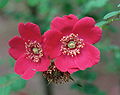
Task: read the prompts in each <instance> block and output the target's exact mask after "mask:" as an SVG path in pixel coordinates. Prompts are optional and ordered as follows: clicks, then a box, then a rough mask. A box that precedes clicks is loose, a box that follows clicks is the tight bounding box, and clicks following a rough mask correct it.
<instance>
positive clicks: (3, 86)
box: [0, 74, 26, 95]
mask: <svg viewBox="0 0 120 95" xmlns="http://www.w3.org/2000/svg"><path fill="white" fill-rule="evenodd" d="M25 85H26V81H25V80H23V79H21V78H20V77H19V75H16V74H8V75H5V76H2V77H0V95H10V93H11V91H19V90H21V89H22V88H24V87H25Z"/></svg>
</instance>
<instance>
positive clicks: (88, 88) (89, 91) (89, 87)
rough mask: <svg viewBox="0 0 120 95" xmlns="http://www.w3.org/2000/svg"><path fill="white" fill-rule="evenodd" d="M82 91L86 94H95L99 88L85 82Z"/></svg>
mask: <svg viewBox="0 0 120 95" xmlns="http://www.w3.org/2000/svg"><path fill="white" fill-rule="evenodd" d="M83 91H84V92H85V93H86V94H92V95H93V94H95V95H96V93H97V92H98V91H99V90H98V88H97V87H96V86H95V85H93V84H89V83H87V84H85V85H84V88H83Z"/></svg>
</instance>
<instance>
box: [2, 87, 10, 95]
mask: <svg viewBox="0 0 120 95" xmlns="http://www.w3.org/2000/svg"><path fill="white" fill-rule="evenodd" d="M10 90H11V88H10V86H6V87H2V88H0V95H10Z"/></svg>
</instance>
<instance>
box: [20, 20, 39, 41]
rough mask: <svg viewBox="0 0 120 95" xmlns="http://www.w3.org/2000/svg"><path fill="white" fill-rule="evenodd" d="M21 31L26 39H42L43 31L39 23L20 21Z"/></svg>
mask: <svg viewBox="0 0 120 95" xmlns="http://www.w3.org/2000/svg"><path fill="white" fill-rule="evenodd" d="M18 30H19V33H20V35H21V37H22V38H23V39H24V40H33V41H34V40H37V41H41V33H40V28H39V26H38V25H36V24H33V23H30V22H29V23H26V24H24V23H19V26H18Z"/></svg>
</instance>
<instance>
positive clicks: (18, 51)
mask: <svg viewBox="0 0 120 95" xmlns="http://www.w3.org/2000/svg"><path fill="white" fill-rule="evenodd" d="M24 44H25V43H24V41H23V40H22V38H20V37H18V36H15V37H14V38H12V39H11V40H10V41H9V45H10V47H11V48H10V49H9V54H10V55H11V56H12V57H13V58H14V59H17V58H19V57H20V56H21V55H23V54H24V53H25V46H24Z"/></svg>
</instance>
